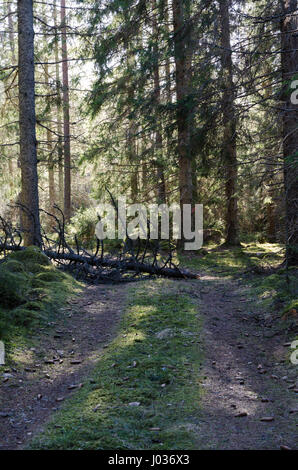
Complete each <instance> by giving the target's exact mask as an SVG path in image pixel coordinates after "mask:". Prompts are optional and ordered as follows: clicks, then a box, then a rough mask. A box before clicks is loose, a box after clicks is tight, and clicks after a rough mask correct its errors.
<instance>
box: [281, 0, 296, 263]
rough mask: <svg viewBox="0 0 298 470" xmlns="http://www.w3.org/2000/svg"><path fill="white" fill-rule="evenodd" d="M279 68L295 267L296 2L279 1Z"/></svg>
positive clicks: (288, 235) (289, 237)
mask: <svg viewBox="0 0 298 470" xmlns="http://www.w3.org/2000/svg"><path fill="white" fill-rule="evenodd" d="M281 7H282V13H283V18H282V21H281V33H282V34H281V65H282V79H283V83H284V84H285V88H286V89H285V93H284V96H283V100H284V110H283V155H284V187H285V203H286V247H287V254H286V259H287V264H288V265H289V266H297V265H298V104H297V103H295V102H294V100H291V92H290V93H289V90H290V85H291V83H292V82H293V81H294V80H297V73H298V34H297V29H298V16H297V0H281ZM296 88H297V87H296Z"/></svg>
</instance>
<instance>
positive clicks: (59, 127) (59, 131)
mask: <svg viewBox="0 0 298 470" xmlns="http://www.w3.org/2000/svg"><path fill="white" fill-rule="evenodd" d="M54 25H55V28H58V18H57V5H56V0H54ZM54 49H55V62H56V64H55V78H56V92H57V106H56V114H57V117H56V119H57V134H58V144H57V149H58V191H59V205H60V207H61V208H62V207H63V204H64V175H63V142H62V119H61V82H60V65H59V36H56V38H55V48H54Z"/></svg>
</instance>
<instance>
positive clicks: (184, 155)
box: [172, 0, 193, 246]
mask: <svg viewBox="0 0 298 470" xmlns="http://www.w3.org/2000/svg"><path fill="white" fill-rule="evenodd" d="M172 5H173V26H174V54H175V68H176V70H175V78H176V96H177V130H178V144H177V153H178V160H179V191H180V206H181V211H182V210H183V205H184V204H192V195H193V194H192V162H191V153H190V129H189V127H190V110H189V104H188V102H187V100H188V97H189V92H190V89H189V88H190V78H191V70H190V66H191V58H190V57H189V55H190V54H191V50H190V48H189V41H188V34H189V31H187V28H186V23H185V20H186V14H185V10H186V6H185V1H184V0H173V2H172ZM181 228H182V238H181V241H180V243H179V245H180V246H182V244H183V243H184V236H183V223H182V224H181Z"/></svg>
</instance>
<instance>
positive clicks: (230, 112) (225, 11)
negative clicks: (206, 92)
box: [219, 0, 239, 246]
mask: <svg viewBox="0 0 298 470" xmlns="http://www.w3.org/2000/svg"><path fill="white" fill-rule="evenodd" d="M219 5H220V21H221V47H222V56H221V63H222V73H223V100H222V109H223V125H224V131H223V133H224V135H223V147H222V157H223V164H224V167H225V188H226V204H227V207H226V217H225V219H226V220H225V225H226V239H225V245H227V246H237V245H239V234H238V201H237V176H238V168H237V146H236V145H237V144H236V113H235V103H234V101H235V97H234V90H233V88H234V84H233V62H232V52H231V39H230V19H229V0H221V1H220V2H219Z"/></svg>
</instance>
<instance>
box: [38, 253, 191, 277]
mask: <svg viewBox="0 0 298 470" xmlns="http://www.w3.org/2000/svg"><path fill="white" fill-rule="evenodd" d="M44 254H45V255H47V256H48V258H50V259H53V260H64V261H73V262H75V263H81V264H85V263H86V264H88V265H90V266H95V267H100V266H101V267H109V268H115V269H120V270H121V271H135V272H137V273H147V274H152V275H155V276H164V277H170V278H175V279H184V278H185V279H186V278H187V279H198V278H199V275H198V274H195V273H192V272H190V271H188V270H186V269H180V268H178V267H174V268H168V267H162V266H158V265H151V264H149V263H141V262H139V261H135V260H133V259H131V260H127V259H124V260H113V259H108V258H103V259H101V258H96V257H88V256H82V255H77V254H75V253H57V252H55V251H50V250H45V251H44Z"/></svg>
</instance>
